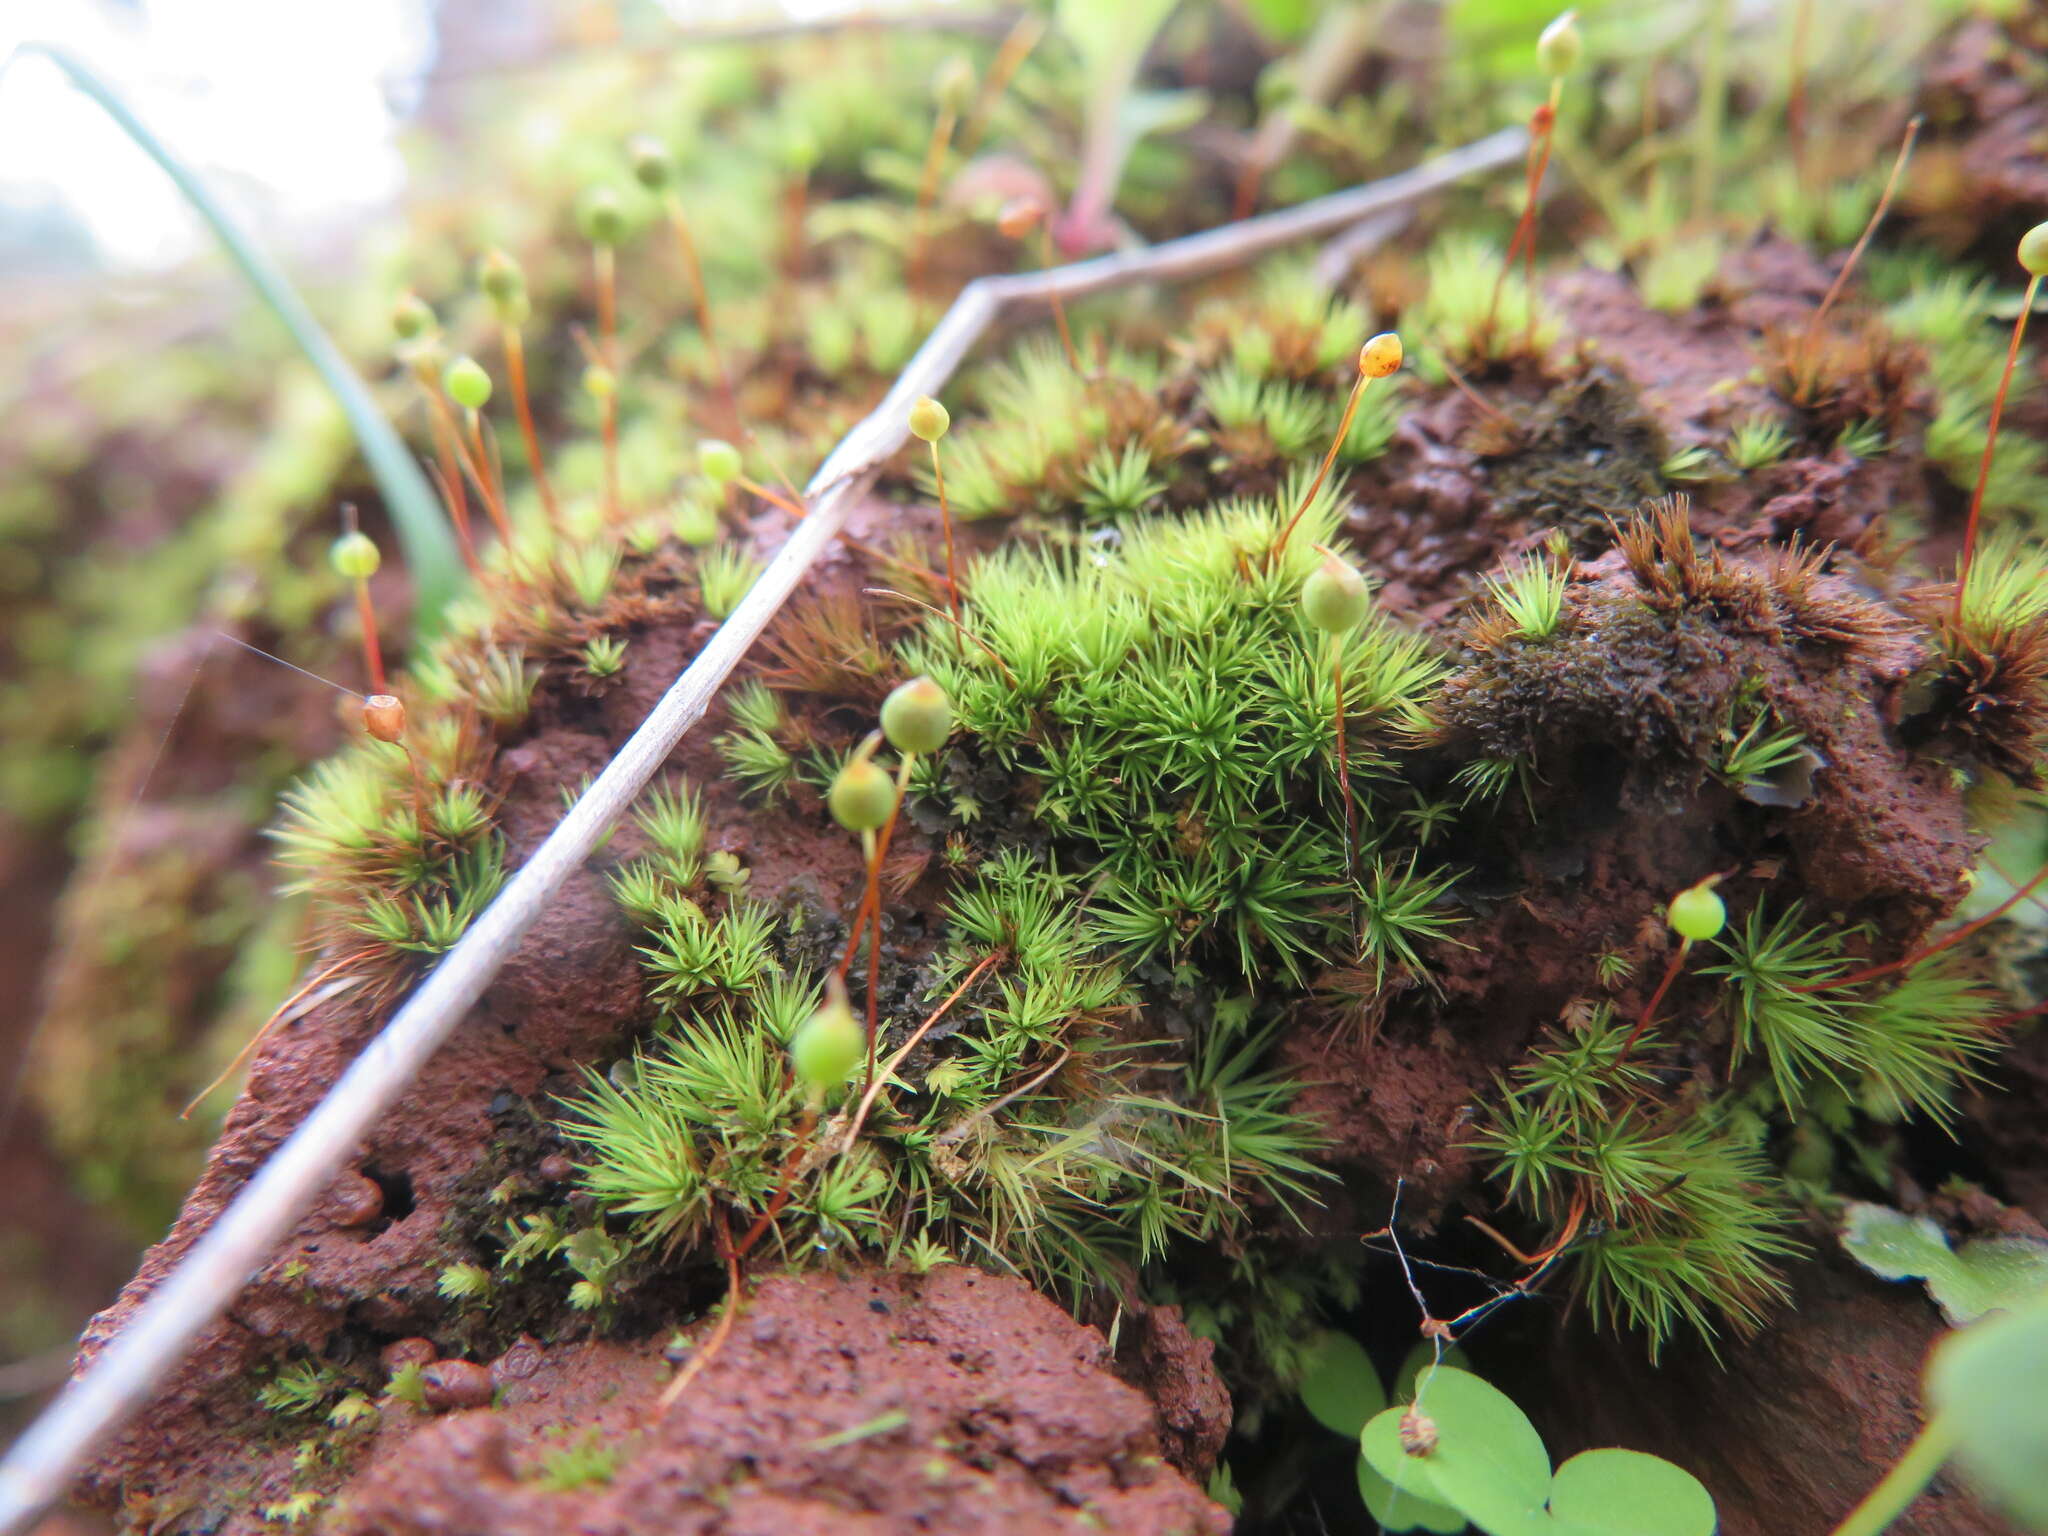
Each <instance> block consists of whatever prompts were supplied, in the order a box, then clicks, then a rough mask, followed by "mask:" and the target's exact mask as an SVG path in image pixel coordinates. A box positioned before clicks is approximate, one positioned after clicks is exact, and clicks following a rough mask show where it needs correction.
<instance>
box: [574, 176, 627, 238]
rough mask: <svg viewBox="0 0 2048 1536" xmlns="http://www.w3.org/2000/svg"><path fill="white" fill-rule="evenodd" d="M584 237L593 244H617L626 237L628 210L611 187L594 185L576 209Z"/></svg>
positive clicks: (577, 219) (577, 220)
mask: <svg viewBox="0 0 2048 1536" xmlns="http://www.w3.org/2000/svg"><path fill="white" fill-rule="evenodd" d="M576 222H577V223H578V224H579V225H581V226H582V229H583V238H584V239H586V240H588V241H589V242H590V243H591V244H592V245H617V244H618V243H619V242H620V241H621V240H623V239H625V237H626V211H625V209H623V208H621V207H620V206H619V194H618V193H616V192H614V191H613V190H612V189H611V188H610V187H592V188H591V189H590V190H589V191H588V192H586V193H584V194H583V202H582V205H581V206H580V207H579V208H578V209H577V211H576Z"/></svg>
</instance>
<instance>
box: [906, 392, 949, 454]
mask: <svg viewBox="0 0 2048 1536" xmlns="http://www.w3.org/2000/svg"><path fill="white" fill-rule="evenodd" d="M952 425H953V418H952V417H951V416H949V415H948V414H947V413H946V408H945V407H944V406H943V405H941V404H939V402H938V401H936V400H934V399H933V398H932V397H931V396H930V395H919V396H918V397H917V401H916V403H915V404H914V405H912V406H911V407H910V435H911V436H912V437H914V438H916V439H917V440H918V441H919V442H923V443H936V442H937V441H938V440H939V439H940V438H942V437H944V436H945V435H946V429H947V428H948V427H950V426H952Z"/></svg>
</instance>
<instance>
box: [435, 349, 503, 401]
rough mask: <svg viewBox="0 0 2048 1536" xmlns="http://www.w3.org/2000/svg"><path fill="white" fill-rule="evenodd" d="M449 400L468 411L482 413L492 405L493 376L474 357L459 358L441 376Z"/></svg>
mask: <svg viewBox="0 0 2048 1536" xmlns="http://www.w3.org/2000/svg"><path fill="white" fill-rule="evenodd" d="M441 382H442V384H443V385H445V386H446V387H447V390H448V398H449V399H451V400H453V401H454V402H455V403H456V404H457V405H459V406H461V407H462V408H463V409H464V410H466V411H480V410H482V409H483V408H484V407H485V406H486V405H489V404H490V403H491V376H490V375H489V374H488V373H485V372H484V369H483V364H481V363H479V362H478V361H477V360H476V359H475V358H473V357H458V358H456V359H455V361H454V362H452V363H450V364H449V365H448V371H447V372H446V373H445V374H443V375H442V376H441Z"/></svg>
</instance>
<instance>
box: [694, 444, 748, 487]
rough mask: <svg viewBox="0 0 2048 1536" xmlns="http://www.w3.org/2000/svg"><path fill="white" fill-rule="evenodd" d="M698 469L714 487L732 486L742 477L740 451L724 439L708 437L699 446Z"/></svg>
mask: <svg viewBox="0 0 2048 1536" xmlns="http://www.w3.org/2000/svg"><path fill="white" fill-rule="evenodd" d="M697 467H698V468H699V469H701V470H702V471H704V478H705V479H707V480H709V481H710V482H711V483H712V484H713V485H730V484H732V482H733V481H735V480H737V479H739V477H740V451H739V449H737V448H735V447H733V445H732V444H731V443H728V442H726V441H725V440H724V439H723V438H718V437H707V438H705V439H704V441H703V442H701V443H699V444H698V445H697Z"/></svg>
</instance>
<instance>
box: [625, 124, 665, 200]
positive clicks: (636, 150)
mask: <svg viewBox="0 0 2048 1536" xmlns="http://www.w3.org/2000/svg"><path fill="white" fill-rule="evenodd" d="M626 159H627V161H628V162H629V163H630V164H631V165H632V167H633V179H634V180H635V181H637V182H639V183H640V185H641V186H643V187H645V188H646V189H647V190H648V191H650V192H659V191H661V190H662V189H663V188H665V187H666V186H667V185H668V177H669V170H670V166H669V158H668V146H667V145H665V144H663V143H662V142H661V140H659V139H657V138H655V137H654V136H653V135H652V134H647V133H642V134H636V135H635V136H634V137H633V138H632V139H631V140H629V141H628V142H627V144H626Z"/></svg>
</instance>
